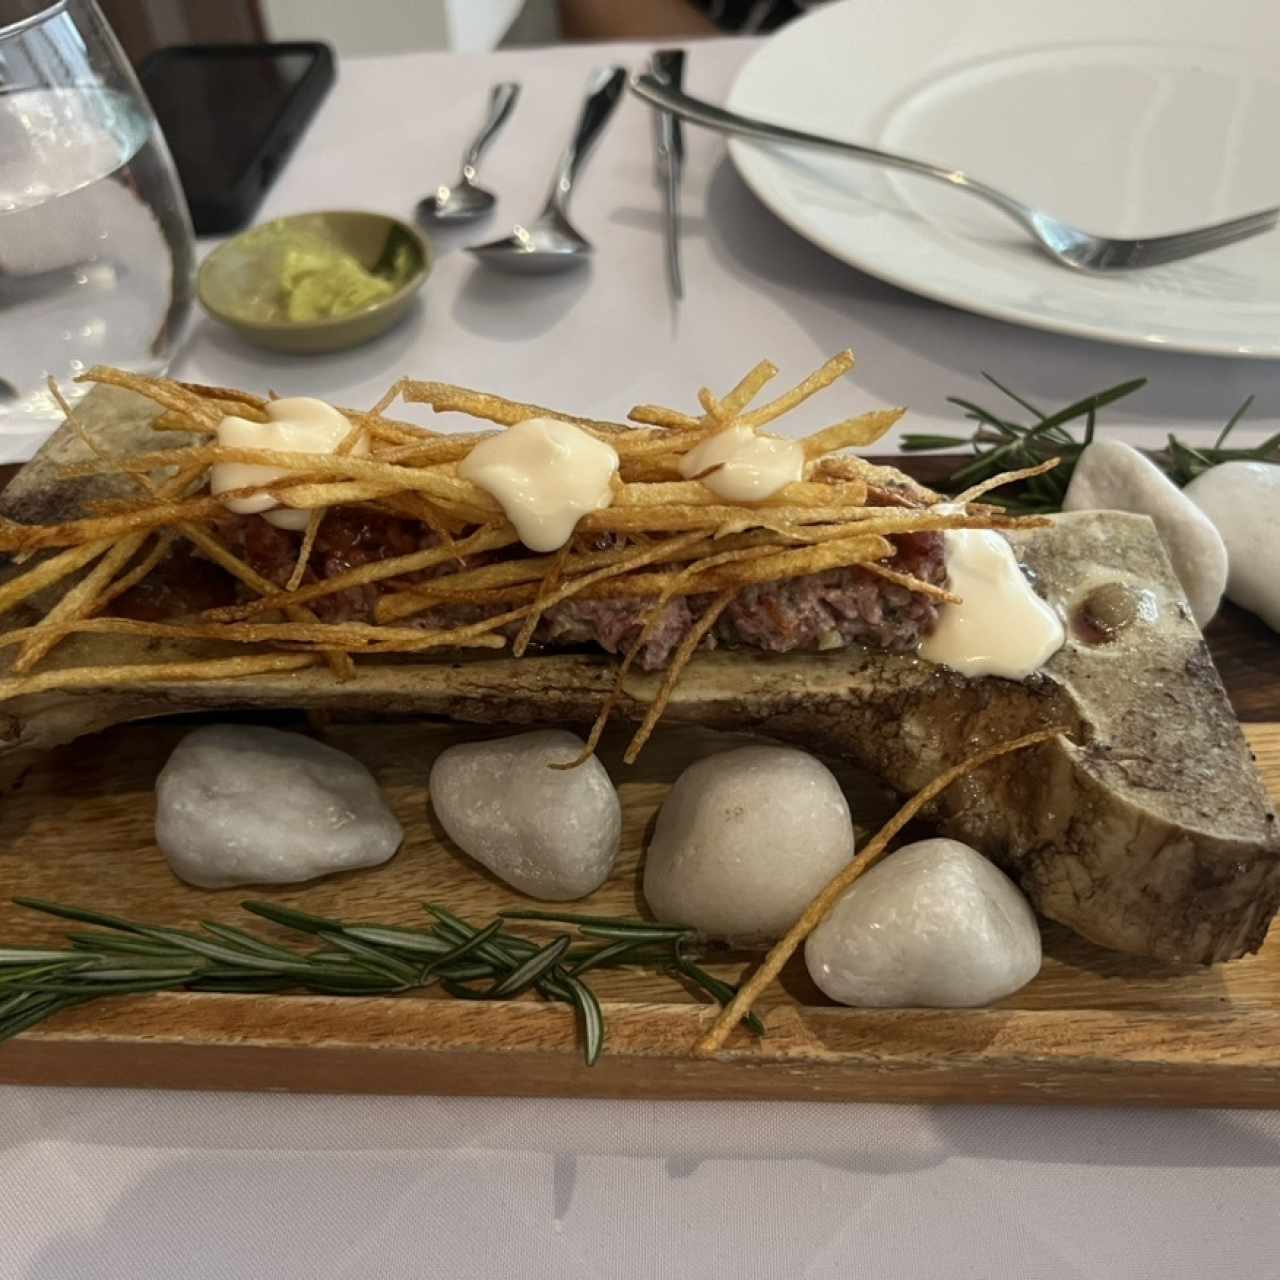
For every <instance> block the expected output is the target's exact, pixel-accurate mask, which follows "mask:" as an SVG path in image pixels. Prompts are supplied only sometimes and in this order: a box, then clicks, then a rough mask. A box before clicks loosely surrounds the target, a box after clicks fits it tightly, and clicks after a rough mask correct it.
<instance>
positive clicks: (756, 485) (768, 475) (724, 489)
mask: <svg viewBox="0 0 1280 1280" xmlns="http://www.w3.org/2000/svg"><path fill="white" fill-rule="evenodd" d="M712 467H714V468H715V470H714V471H712V470H711V468H712ZM703 472H707V474H706V475H704V474H703ZM680 474H681V475H682V476H684V478H685V479H686V480H690V479H693V478H694V477H695V476H697V477H700V478H701V480H702V483H703V484H704V485H706V487H707V488H708V489H710V490H711V492H712V493H714V494H716V495H717V496H718V497H721V498H724V499H725V500H726V501H728V502H761V501H763V500H764V499H765V498H770V497H772V496H773V495H774V494H775V493H777V492H778V490H779V489H781V488H782V487H783V486H784V485H788V484H792V483H793V482H795V481H797V480H803V479H804V446H803V445H801V444H799V443H797V442H796V441H795V440H783V439H780V438H779V437H778V436H761V435H757V434H756V433H755V432H754V431H753V430H752V429H751V428H750V427H728V428H726V429H725V430H723V431H717V432H716V434H715V435H713V436H711V437H710V438H709V439H707V440H704V441H703V442H702V443H701V444H700V445H697V446H695V447H694V448H692V449H690V450H689V452H688V453H686V454H685V455H684V457H683V458H681V459H680Z"/></svg>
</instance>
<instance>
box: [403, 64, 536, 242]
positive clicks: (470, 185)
mask: <svg viewBox="0 0 1280 1280" xmlns="http://www.w3.org/2000/svg"><path fill="white" fill-rule="evenodd" d="M519 96H520V86H519V85H518V84H515V83H514V82H512V81H510V80H504V81H503V82H502V83H501V84H495V85H494V86H493V88H492V89H491V90H490V91H489V114H488V115H487V116H486V117H485V122H484V124H483V125H482V126H481V127H480V132H479V133H478V134H476V138H475V141H474V142H473V143H472V144H471V145H470V146H469V147H468V148H467V150H466V154H465V155H464V156H463V157H462V172H461V174H460V175H459V177H458V180H457V182H455V183H454V184H453V186H451V187H444V186H441V187H437V188H436V189H435V190H434V191H433V192H432V193H431V194H430V195H429V196H424V197H423V198H422V199H421V200H419V201H418V218H419V220H420V221H422V222H440V223H454V224H457V223H462V222H474V221H475V219H476V218H480V217H483V216H484V215H485V214H486V213H488V212H489V210H490V209H492V208H493V206H494V204H495V203H496V201H497V197H496V196H495V195H494V194H493V192H492V191H486V190H485V189H484V187H482V186H480V185H479V184H478V183H477V182H476V165H478V164H479V163H480V157H481V156H482V155H483V154H484V150H485V148H486V147H487V146H488V145H489V143H490V142H492V141H493V138H494V135H495V134H496V133H497V132H498V130H499V129H501V128H502V126H503V125H504V124H505V123H506V119H507V117H508V116H509V115H510V114H511V112H512V110H513V109H514V107H515V105H516V99H517V98H518V97H519Z"/></svg>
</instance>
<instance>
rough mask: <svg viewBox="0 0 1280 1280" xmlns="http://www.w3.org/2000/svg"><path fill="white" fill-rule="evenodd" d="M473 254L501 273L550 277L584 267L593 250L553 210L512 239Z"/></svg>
mask: <svg viewBox="0 0 1280 1280" xmlns="http://www.w3.org/2000/svg"><path fill="white" fill-rule="evenodd" d="M471 252H472V253H473V254H475V256H476V257H477V258H479V259H480V260H481V261H482V262H485V263H488V264H489V265H490V266H494V267H497V268H498V269H499V270H500V271H512V272H518V273H519V274H520V275H550V274H551V273H552V272H554V271H565V270H567V269H568V268H570V267H575V266H581V265H582V264H583V263H585V262H586V261H587V260H588V259H589V258H590V257H591V254H592V253H593V252H594V249H593V246H592V244H591V241H590V240H588V239H587V238H586V237H585V236H583V235H581V234H580V233H579V232H578V231H576V230H575V229H574V228H573V226H572V225H571V224H570V222H569V220H568V219H567V218H565V217H564V215H563V214H560V213H559V212H557V211H555V210H551V211H549V212H547V213H544V214H543V215H542V216H540V217H539V218H538V219H537V221H536V222H532V223H530V224H529V225H528V226H527V227H521V226H517V227H515V228H514V229H513V230H512V232H511V234H510V235H509V236H503V237H502V238H501V239H499V240H491V241H489V242H488V243H487V244H476V245H472V246H471Z"/></svg>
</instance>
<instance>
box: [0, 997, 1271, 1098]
mask: <svg viewBox="0 0 1280 1280" xmlns="http://www.w3.org/2000/svg"><path fill="white" fill-rule="evenodd" d="M193 1001H198V1003H199V1028H200V1029H199V1034H198V1035H197V1036H195V1037H194V1038H193V1036H192V1033H191V1031H190V1029H189V1028H188V1029H186V1030H184V1029H182V1028H183V1027H184V1024H188V1023H189V1021H190V1007H189V1006H190V1003H191V1002H193ZM604 1014H605V1020H606V1025H607V1026H608V1029H609V1045H608V1051H607V1052H606V1053H605V1055H604V1056H603V1057H602V1058H601V1059H600V1060H599V1062H598V1063H597V1064H596V1065H595V1066H594V1067H586V1066H584V1064H583V1063H582V1059H581V1053H580V1050H579V1049H578V1047H577V1046H576V1044H575V1043H574V1039H575V1035H574V1026H573V1016H572V1014H571V1013H570V1012H569V1011H567V1010H562V1009H559V1008H555V1007H550V1006H547V1005H543V1004H539V1003H524V1002H518V1003H515V1004H510V1003H507V1004H501V1005H492V1006H490V1005H477V1004H461V1003H451V1002H448V1001H441V1000H431V999H386V998H376V999H368V1000H366V999H352V998H349V997H343V998H334V997H322V996H290V997H289V998H287V999H275V1000H264V999H262V998H261V997H258V996H226V995H222V996H212V997H210V996H196V997H192V996H184V995H159V996H150V997H145V998H133V997H131V998H127V999H121V1000H118V1001H112V1002H110V1003H109V1004H102V1005H95V1006H93V1007H92V1008H91V1009H84V1010H73V1011H71V1012H68V1013H64V1014H62V1015H61V1016H60V1017H59V1018H58V1020H57V1022H56V1023H53V1024H50V1026H48V1027H45V1028H40V1029H38V1030H37V1031H36V1032H33V1033H28V1034H27V1035H25V1036H22V1037H20V1038H19V1039H17V1040H13V1041H10V1042H9V1043H7V1044H6V1045H5V1046H4V1048H3V1052H2V1053H0V1080H3V1081H5V1082H7V1083H27V1084H38V1083H42V1082H44V1081H50V1080H56V1081H57V1082H58V1083H59V1084H64V1085H67V1084H69V1085H130V1086H136V1087H144V1088H251V1089H254V1090H264V1089H266V1090H271V1089H289V1090H292V1091H309V1092H336V1091H344V1092H350V1091H353V1090H355V1091H360V1090H369V1091H376V1092H379V1093H406V1094H407V1093H438V1094H450V1093H452V1094H511V1095H527V1096H538V1095H572V1096H578V1097H614V1098H627V1097H663V1098H724V1097H732V1098H738V1099H743V1098H789V1099H796V1100H806V1099H808V1100H813V1101H821V1100H831V1101H836V1100H849V1099H860V1100H865V1101H875V1100H877V1099H880V1100H885V1101H895V1102H910V1101H920V1102H946V1101H963V1102H984V1101H999V1102H1035V1103H1046V1102H1050V1103H1094V1104H1096V1103H1099V1102H1105V1103H1107V1104H1109V1105H1118V1104H1153V1105H1171V1106H1189V1105H1197V1106H1241V1107H1249V1106H1257V1107H1261V1106H1275V1105H1276V1102H1277V1100H1278V1099H1280V1015H1277V1014H1275V1013H1259V1012H1256V1011H1255V1012H1253V1013H1251V1014H1250V1017H1249V1021H1248V1034H1247V1035H1242V1034H1241V1024H1240V1020H1239V1018H1238V1016H1237V1015H1236V1014H1231V1013H1227V1014H1222V1015H1216V1014H1207V1015H1187V1014H1183V1015H1181V1016H1177V1017H1170V1016H1169V1014H1167V1013H1146V1012H1141V1011H1131V1010H1125V1011H1121V1012H1109V1011H1098V1010H1088V1009H1071V1010H1063V1011H1060V1012H1048V1011H1045V1010H1017V1011H1001V1010H973V1009H964V1010H954V1011H943V1010H920V1009H908V1010H894V1011H878V1010H851V1009H823V1008H795V1007H790V1006H775V1007H774V1008H773V1009H771V1010H770V1011H769V1019H768V1021H769V1035H768V1037H767V1039H766V1040H764V1041H762V1042H759V1043H752V1042H751V1041H750V1040H749V1038H748V1037H747V1036H746V1035H745V1034H743V1033H737V1034H735V1037H734V1039H732V1040H731V1041H730V1044H729V1046H728V1048H727V1049H726V1050H725V1051H724V1052H723V1053H722V1054H721V1055H720V1056H719V1057H718V1058H717V1059H714V1060H710V1061H707V1060H694V1059H691V1058H690V1057H689V1056H688V1055H689V1052H690V1049H691V1048H692V1046H693V1043H694V1041H695V1040H696V1039H697V1038H698V1036H699V1035H700V1034H701V1033H702V1032H703V1031H704V1030H705V1029H706V1027H707V1026H708V1025H709V1023H710V1018H711V1017H712V1011H711V1010H709V1009H708V1008H707V1007H706V1006H699V1005H675V1004H634V1003H618V1004H610V1003H606V1004H605V1006H604Z"/></svg>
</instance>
